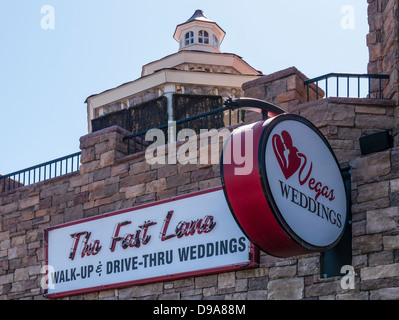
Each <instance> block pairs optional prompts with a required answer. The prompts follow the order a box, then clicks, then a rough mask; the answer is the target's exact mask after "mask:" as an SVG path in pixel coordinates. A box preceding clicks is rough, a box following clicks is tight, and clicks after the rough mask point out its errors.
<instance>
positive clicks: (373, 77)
mask: <svg viewBox="0 0 399 320" xmlns="http://www.w3.org/2000/svg"><path fill="white" fill-rule="evenodd" d="M330 78H336V81H334V82H333V83H332V84H331V83H329V79H330ZM351 79H355V81H350V80H351ZM362 79H364V81H365V82H366V86H367V88H366V89H364V87H362V86H361V84H362V81H361V80H362ZM384 79H386V80H388V79H389V75H386V74H356V73H328V74H325V75H323V76H320V77H316V78H313V79H309V80H306V81H304V85H305V86H306V92H307V101H310V93H309V89H310V85H311V84H312V83H314V84H315V85H316V100H318V99H319V98H320V94H319V91H320V88H321V87H320V86H319V83H324V87H323V88H322V89H323V90H324V93H325V96H324V97H325V98H328V97H329V93H331V92H334V93H336V94H335V95H334V96H336V97H348V98H349V97H357V98H361V97H368V98H372V93H375V97H374V98H379V99H382V98H383V94H382V91H383V82H382V81H383V80H384ZM342 80H343V81H344V86H345V87H346V94H344V95H342V94H341V92H342V91H341V90H342ZM372 81H378V83H377V84H378V85H377V86H375V85H374V88H375V90H373V89H372V83H371V82H372ZM353 82H355V83H357V85H353ZM351 84H352V86H351ZM353 87H355V89H353Z"/></svg>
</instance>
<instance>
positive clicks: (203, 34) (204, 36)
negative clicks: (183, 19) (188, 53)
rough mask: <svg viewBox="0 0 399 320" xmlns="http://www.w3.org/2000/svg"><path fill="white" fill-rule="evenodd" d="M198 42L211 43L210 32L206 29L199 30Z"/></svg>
mask: <svg viewBox="0 0 399 320" xmlns="http://www.w3.org/2000/svg"><path fill="white" fill-rule="evenodd" d="M198 42H199V43H205V44H209V34H208V32H207V31H205V30H200V31H199V32H198Z"/></svg>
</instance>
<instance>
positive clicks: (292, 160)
mask: <svg viewBox="0 0 399 320" xmlns="http://www.w3.org/2000/svg"><path fill="white" fill-rule="evenodd" d="M272 142H273V150H274V154H275V155H276V158H277V161H278V163H279V165H280V168H281V171H282V172H283V174H284V177H285V179H289V178H290V177H291V176H292V175H293V174H294V173H295V172H296V171H297V170H298V169H299V167H300V166H301V158H300V157H299V155H298V149H297V148H296V147H295V146H294V145H293V143H292V138H291V135H290V134H289V133H288V132H287V131H285V130H284V131H282V132H281V136H280V135H278V134H275V135H274V136H273V138H272Z"/></svg>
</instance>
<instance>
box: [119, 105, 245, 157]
mask: <svg viewBox="0 0 399 320" xmlns="http://www.w3.org/2000/svg"><path fill="white" fill-rule="evenodd" d="M240 114H241V112H240V110H232V109H231V108H229V107H227V106H226V107H222V108H218V109H214V110H211V111H208V112H205V113H202V114H199V115H195V116H192V117H188V118H186V119H181V120H177V121H176V122H174V123H173V124H164V125H162V126H158V127H156V128H151V129H148V130H144V131H141V132H138V133H133V134H131V135H128V136H126V137H124V138H123V141H125V142H127V153H128V154H134V153H136V152H140V151H144V150H145V149H146V147H147V146H148V145H149V144H150V143H152V142H148V141H146V140H145V136H146V134H147V132H148V131H150V130H152V129H158V130H161V131H163V134H164V137H165V144H167V143H170V142H172V141H169V140H174V141H177V138H178V133H179V131H180V130H182V129H192V130H194V132H195V133H196V134H199V133H200V130H201V129H207V130H210V129H220V128H223V127H226V126H230V125H232V124H236V123H240V122H242V121H243V119H242V117H241V119H240ZM170 135H172V137H173V138H172V139H169V138H168V137H170Z"/></svg>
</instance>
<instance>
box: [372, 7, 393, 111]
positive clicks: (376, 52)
mask: <svg viewBox="0 0 399 320" xmlns="http://www.w3.org/2000/svg"><path fill="white" fill-rule="evenodd" d="M367 2H368V4H369V5H368V21H369V33H368V35H367V46H368V49H369V63H368V68H367V69H368V70H367V71H368V73H372V74H388V75H389V76H390V80H389V82H388V81H386V80H385V81H383V97H384V98H387V99H393V100H394V101H395V102H396V103H398V102H399V81H398V80H399V79H398V73H399V60H398V57H399V42H398V37H399V10H398V1H397V0H367ZM378 89H379V81H378V80H377V81H372V83H371V92H372V97H375V95H376V94H377V92H378Z"/></svg>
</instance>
